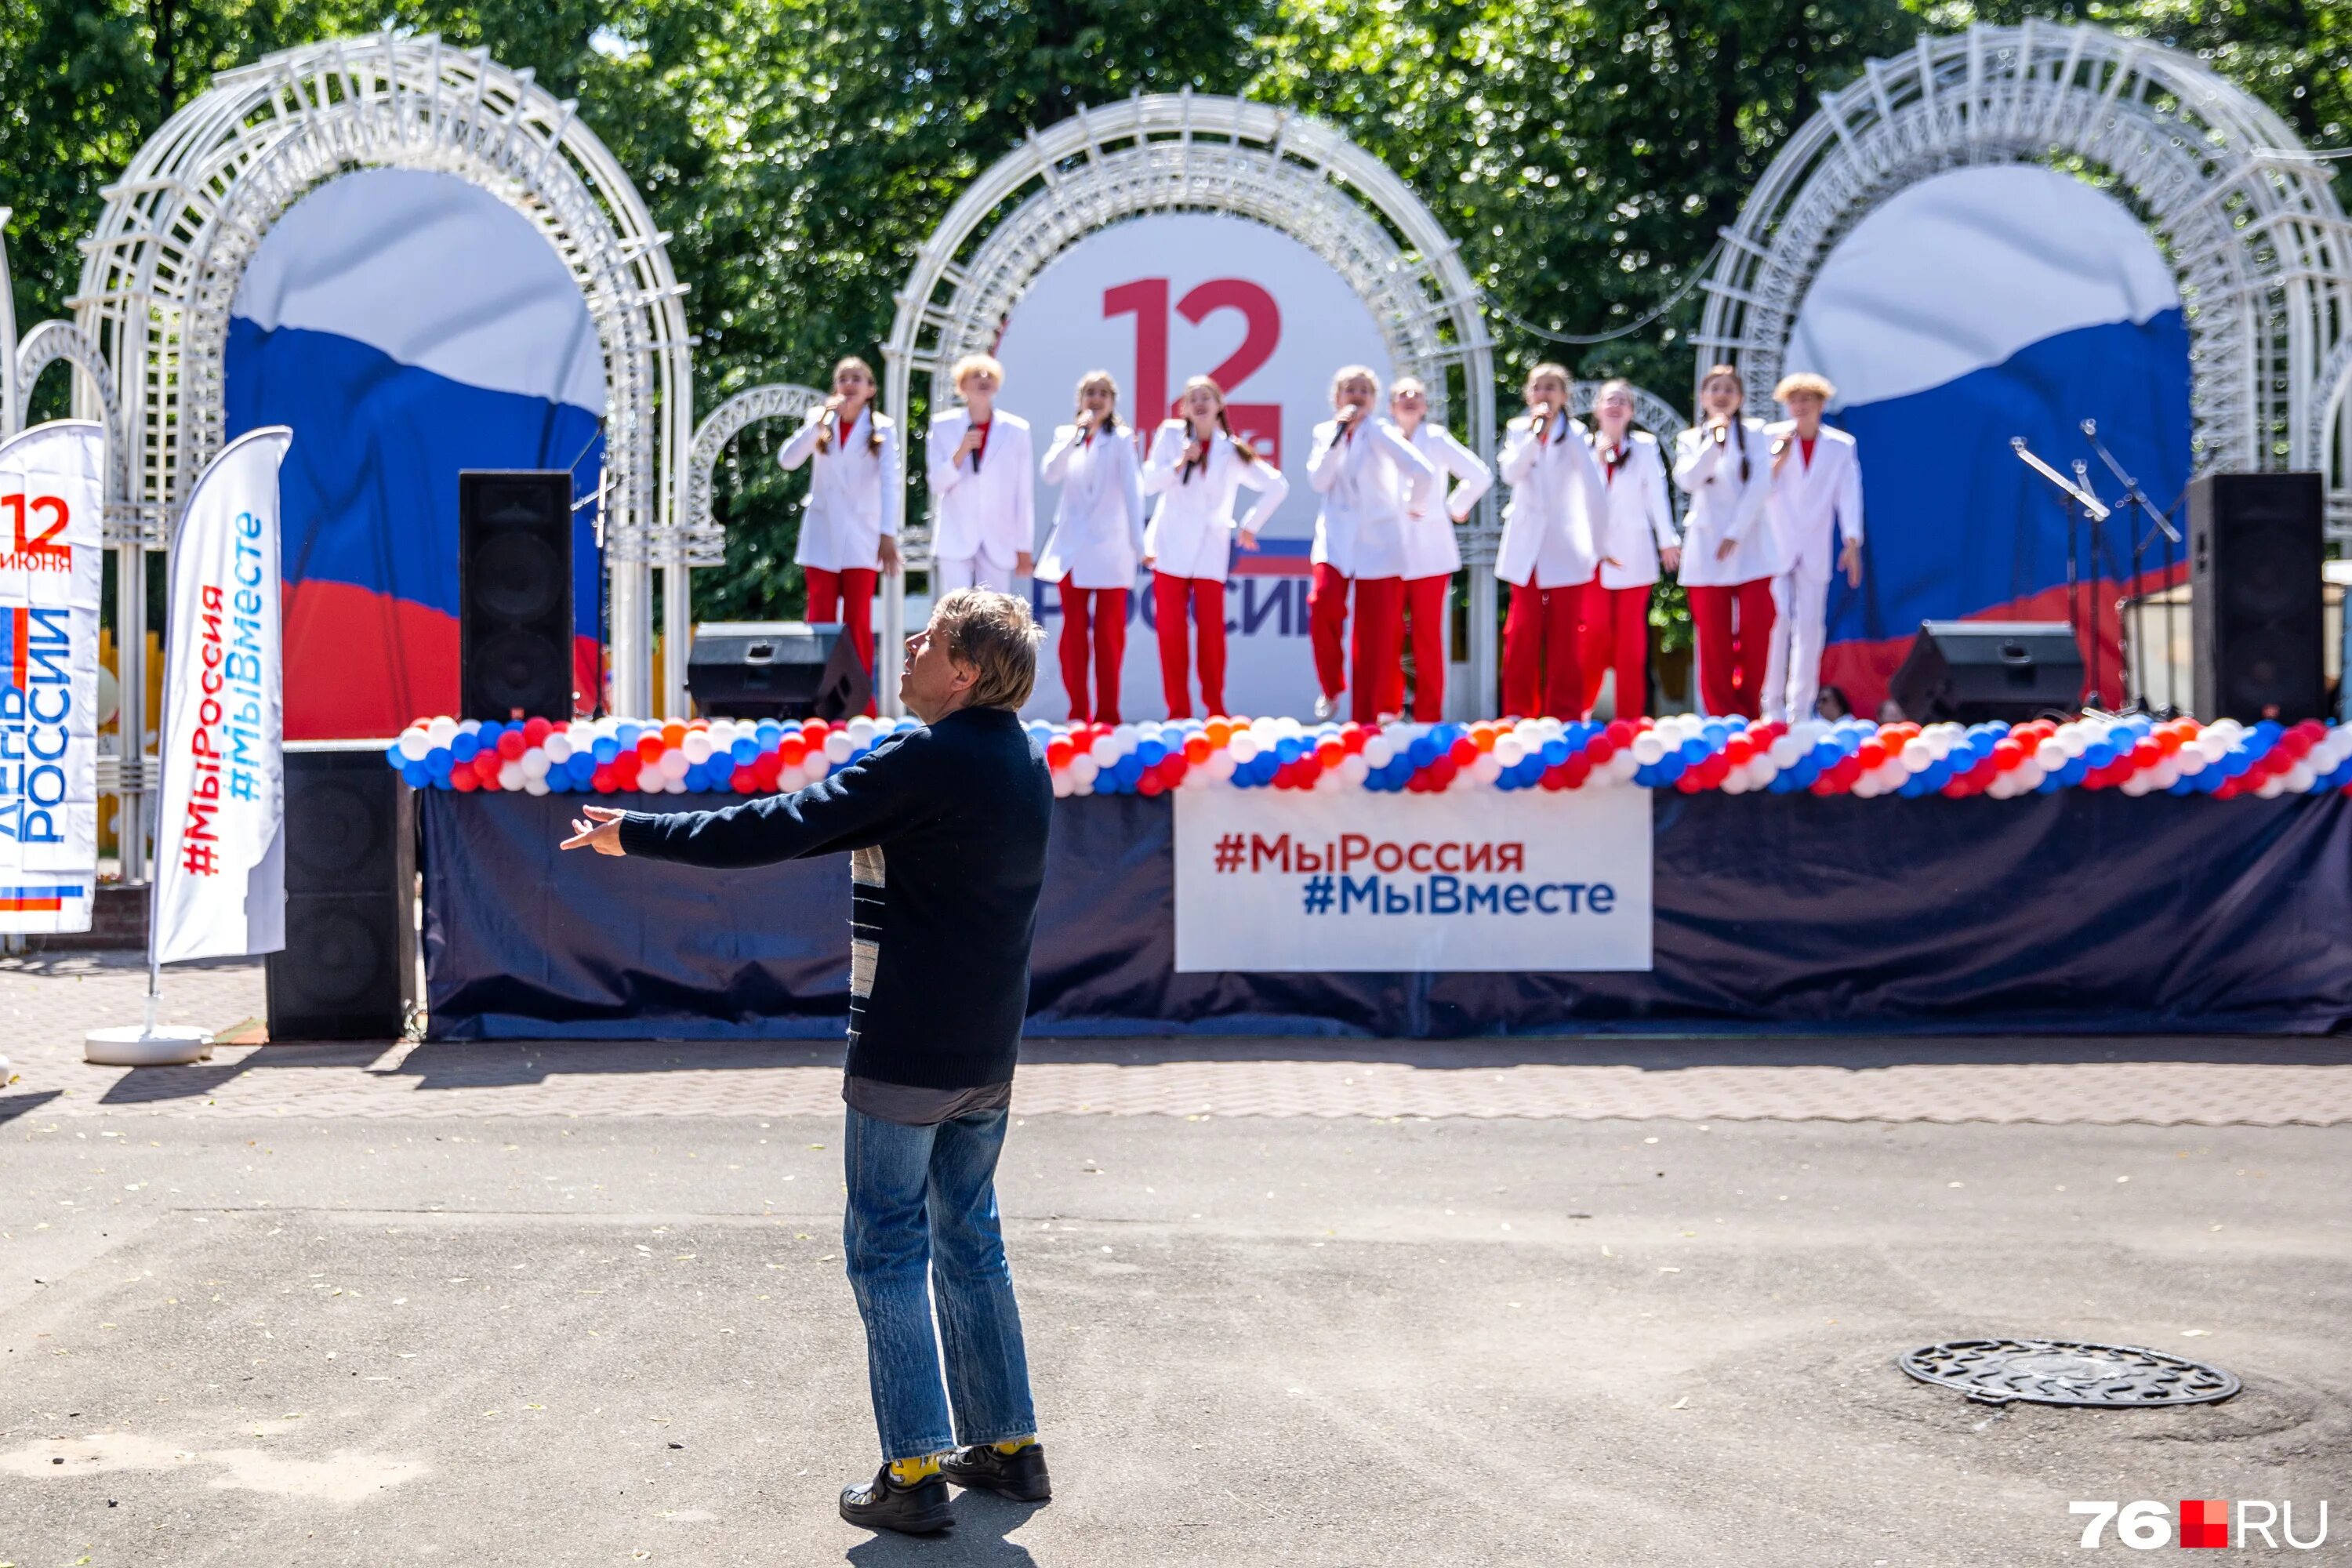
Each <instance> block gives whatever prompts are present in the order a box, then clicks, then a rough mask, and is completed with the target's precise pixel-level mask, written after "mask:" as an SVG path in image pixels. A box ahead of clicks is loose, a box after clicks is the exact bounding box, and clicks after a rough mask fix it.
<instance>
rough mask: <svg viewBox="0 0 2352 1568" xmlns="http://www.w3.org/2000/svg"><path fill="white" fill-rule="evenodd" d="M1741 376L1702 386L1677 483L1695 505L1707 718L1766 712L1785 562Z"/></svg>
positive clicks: (1693, 539)
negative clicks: (1778, 585) (1777, 586)
mask: <svg viewBox="0 0 2352 1568" xmlns="http://www.w3.org/2000/svg"><path fill="white" fill-rule="evenodd" d="M1747 397H1748V390H1747V387H1746V385H1745V384H1743V383H1742V382H1741V381H1740V379H1739V373H1738V371H1736V370H1734V369H1733V368H1732V367H1731V366H1729V365H1727V364H1719V365H1716V366H1714V367H1713V368H1711V369H1710V370H1708V372H1707V373H1706V375H1705V376H1704V377H1702V378H1701V379H1700V381H1699V385H1698V400H1699V425H1698V427H1697V428H1696V429H1692V430H1685V431H1684V432H1683V433H1682V435H1681V436H1680V437H1677V438H1676V440H1675V483H1676V484H1678V485H1680V486H1682V488H1683V489H1684V490H1685V492H1687V493H1688V494H1689V496H1690V498H1691V503H1690V511H1689V512H1688V514H1687V515H1685V517H1684V519H1683V564H1682V570H1681V572H1680V573H1679V574H1677V575H1678V576H1679V577H1680V578H1681V579H1682V584H1683V591H1684V592H1685V594H1686V595H1689V598H1690V611H1691V630H1692V631H1693V632H1694V633H1695V634H1696V637H1697V639H1698V694H1699V700H1700V701H1701V702H1703V703H1704V704H1706V710H1707V711H1708V712H1709V713H1713V714H1716V715H1717V716H1719V717H1723V718H1729V717H1730V716H1731V715H1733V714H1735V713H1744V714H1746V715H1747V716H1748V718H1750V719H1753V718H1755V717H1757V715H1758V714H1759V713H1761V712H1762V711H1763V693H1764V668H1765V665H1766V663H1767V661H1768V660H1769V658H1770V655H1771V647H1772V618H1773V611H1772V579H1773V578H1775V577H1778V576H1779V575H1780V574H1781V572H1782V571H1783V570H1784V569H1785V568H1786V566H1787V564H1788V563H1787V560H1786V558H1785V557H1784V556H1783V554H1782V552H1781V549H1780V535H1779V534H1778V533H1777V532H1775V531H1774V530H1773V527H1772V521H1771V519H1769V518H1768V517H1766V516H1765V515H1764V503H1765V502H1766V500H1769V498H1770V496H1771V494H1772V447H1771V441H1770V438H1769V437H1767V436H1766V435H1765V434H1764V422H1763V421H1762V420H1760V419H1748V418H1743V417H1742V416H1741V415H1740V412H1739V409H1740V405H1742V404H1743V403H1744V402H1746V401H1747Z"/></svg>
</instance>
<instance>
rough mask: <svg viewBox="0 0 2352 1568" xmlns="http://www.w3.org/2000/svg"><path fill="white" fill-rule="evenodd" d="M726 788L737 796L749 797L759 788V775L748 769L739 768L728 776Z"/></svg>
mask: <svg viewBox="0 0 2352 1568" xmlns="http://www.w3.org/2000/svg"><path fill="white" fill-rule="evenodd" d="M727 787H728V788H730V789H731V790H733V791H734V792H735V793H736V794H737V795H750V794H751V792H752V791H753V790H755V789H758V788H759V787H760V775H759V774H758V773H755V772H753V771H752V770H751V769H750V768H748V767H739V768H737V769H736V770H735V771H734V772H733V773H730V774H729V775H728V778H727Z"/></svg>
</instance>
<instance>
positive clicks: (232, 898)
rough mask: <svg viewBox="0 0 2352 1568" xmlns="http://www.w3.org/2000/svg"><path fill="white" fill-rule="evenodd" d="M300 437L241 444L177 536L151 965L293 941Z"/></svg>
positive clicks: (202, 491)
mask: <svg viewBox="0 0 2352 1568" xmlns="http://www.w3.org/2000/svg"><path fill="white" fill-rule="evenodd" d="M293 439H294V433H293V432H292V431H291V430H289V429H287V428H286V427H285V426H270V427H269V428H268V429H264V430H256V431H254V432H252V433H251V434H250V435H247V436H242V437H238V438H237V439H236V440H235V441H232V442H231V443H229V445H228V447H227V449H226V450H225V451H223V452H222V453H221V455H220V456H219V457H217V458H214V459H213V462H212V466H211V467H210V468H206V469H205V472H204V475H203V477H202V478H200V479H197V480H196V488H195V489H194V492H193V493H192V494H190V496H189V497H188V505H187V510H186V511H185V512H184V514H183V515H182V518H181V521H180V531H179V533H178V535H177V537H175V538H174V539H173V542H172V605H171V618H170V620H169V621H168V622H167V623H166V624H165V632H164V650H163V803H162V805H161V806H160V808H159V812H158V816H157V817H156V831H155V837H156V845H155V929H154V931H152V933H151V934H150V940H151V941H152V942H153V943H154V952H155V962H157V963H180V962H181V961H183V960H184V959H191V958H221V957H237V956H243V955H247V954H252V953H262V952H277V951H278V949H280V948H282V947H284V946H285V945H286V867H285V845H284V826H285V822H286V764H285V743H284V742H285V723H284V715H285V696H284V694H285V679H284V668H283V657H282V649H283V638H282V636H281V629H282V628H281V617H280V613H279V598H280V591H279V563H278V464H279V463H280V462H281V461H282V460H283V459H284V458H285V456H286V449H287V447H289V445H290V444H291V443H292V441H293Z"/></svg>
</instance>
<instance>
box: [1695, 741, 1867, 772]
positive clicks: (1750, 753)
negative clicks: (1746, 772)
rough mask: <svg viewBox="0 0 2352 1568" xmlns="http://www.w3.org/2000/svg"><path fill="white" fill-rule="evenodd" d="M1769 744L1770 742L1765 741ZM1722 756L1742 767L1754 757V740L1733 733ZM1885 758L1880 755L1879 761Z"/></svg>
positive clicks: (1724, 745) (1737, 766) (1734, 765)
mask: <svg viewBox="0 0 2352 1568" xmlns="http://www.w3.org/2000/svg"><path fill="white" fill-rule="evenodd" d="M1765 743H1766V744H1767V745H1769V744H1770V743H1771V742H1769V741H1768V742H1765ZM1723 757H1724V759H1725V760H1726V761H1727V762H1728V763H1730V764H1731V765H1732V766H1733V767H1735V768H1744V767H1746V766H1747V765H1748V763H1751V762H1753V761H1754V760H1755V758H1756V742H1754V741H1752V740H1750V739H1749V738H1748V736H1746V735H1734V736H1732V737H1731V739H1729V740H1727V741H1726V742H1724V743H1723ZM1885 760H1886V759H1885V758H1884V757H1881V758H1880V759H1879V761H1880V762H1885Z"/></svg>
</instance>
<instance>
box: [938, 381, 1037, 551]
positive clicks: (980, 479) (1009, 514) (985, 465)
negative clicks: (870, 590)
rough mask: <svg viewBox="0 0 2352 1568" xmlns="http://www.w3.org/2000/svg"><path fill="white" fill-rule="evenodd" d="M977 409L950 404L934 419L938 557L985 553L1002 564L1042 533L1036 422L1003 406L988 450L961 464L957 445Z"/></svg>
mask: <svg viewBox="0 0 2352 1568" xmlns="http://www.w3.org/2000/svg"><path fill="white" fill-rule="evenodd" d="M970 427H971V414H970V413H968V412H967V411H965V410H963V409H961V408H956V409H950V411H949V412H947V413H945V414H942V415H940V416H939V417H938V418H937V419H934V420H932V421H931V436H930V441H929V445H928V446H926V447H925V448H924V467H925V468H927V469H928V470H929V476H930V481H931V556H932V559H934V560H938V561H969V560H971V558H972V557H973V556H975V555H984V556H986V557H987V558H988V560H989V563H990V564H991V565H993V566H995V567H996V568H997V569H998V570H1000V571H1008V572H1009V571H1011V570H1012V569H1013V562H1014V558H1015V557H1016V556H1018V555H1020V554H1021V553H1022V552H1024V551H1026V550H1028V549H1029V548H1030V547H1031V546H1032V545H1033V544H1034V543H1035V542H1036V539H1037V456H1036V453H1035V452H1034V451H1033V450H1031V449H1030V446H1029V422H1028V421H1027V420H1025V419H1023V418H1021V417H1020V416H1017V415H1013V414H1007V413H1006V412H1004V410H1003V409H1002V408H999V409H997V410H996V411H995V413H994V414H993V415H992V416H991V423H990V425H989V429H988V449H987V450H986V451H984V452H982V453H980V454H978V461H979V463H980V468H979V469H978V470H977V471H974V469H973V468H972V463H973V461H974V459H973V458H965V459H964V460H963V461H962V462H961V463H959V462H957V461H956V460H955V449H956V447H958V446H959V445H960V444H961V442H962V440H963V433H964V431H965V430H967V429H969V428H970Z"/></svg>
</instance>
